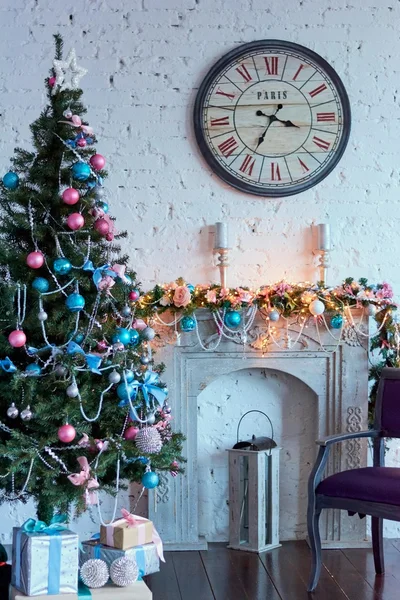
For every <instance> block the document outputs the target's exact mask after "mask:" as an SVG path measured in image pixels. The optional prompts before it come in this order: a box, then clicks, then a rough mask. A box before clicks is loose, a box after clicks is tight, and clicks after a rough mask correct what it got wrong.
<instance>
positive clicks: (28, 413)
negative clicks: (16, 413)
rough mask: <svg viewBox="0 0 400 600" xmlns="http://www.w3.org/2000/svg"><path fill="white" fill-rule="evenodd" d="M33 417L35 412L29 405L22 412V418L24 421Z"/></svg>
mask: <svg viewBox="0 0 400 600" xmlns="http://www.w3.org/2000/svg"><path fill="white" fill-rule="evenodd" d="M32 417H33V413H32V411H31V407H30V406H27V407H26V408H24V410H23V411H22V412H21V419H22V420H23V421H30V420H31V419H32Z"/></svg>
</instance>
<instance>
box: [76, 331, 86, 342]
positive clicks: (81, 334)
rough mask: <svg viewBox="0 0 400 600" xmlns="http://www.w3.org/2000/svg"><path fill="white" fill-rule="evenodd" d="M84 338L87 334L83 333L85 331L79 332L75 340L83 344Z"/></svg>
mask: <svg viewBox="0 0 400 600" xmlns="http://www.w3.org/2000/svg"><path fill="white" fill-rule="evenodd" d="M84 339H85V336H84V335H83V333H77V334H76V336H75V337H74V342H76V343H77V344H81V343H82V342H83V340H84Z"/></svg>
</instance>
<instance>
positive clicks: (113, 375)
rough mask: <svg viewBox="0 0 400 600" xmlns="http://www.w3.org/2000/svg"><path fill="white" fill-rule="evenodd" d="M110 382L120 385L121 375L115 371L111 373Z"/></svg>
mask: <svg viewBox="0 0 400 600" xmlns="http://www.w3.org/2000/svg"><path fill="white" fill-rule="evenodd" d="M108 381H109V382H110V383H119V382H120V381H121V375H120V374H119V373H118V371H116V370H115V369H114V370H113V371H111V373H110V374H109V376H108Z"/></svg>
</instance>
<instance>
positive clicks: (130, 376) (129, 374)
mask: <svg viewBox="0 0 400 600" xmlns="http://www.w3.org/2000/svg"><path fill="white" fill-rule="evenodd" d="M125 377H126V380H127V382H128V383H132V381H133V380H134V379H135V374H134V372H133V371H131V370H130V369H127V370H126V371H125Z"/></svg>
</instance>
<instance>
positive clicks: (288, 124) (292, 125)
mask: <svg viewBox="0 0 400 600" xmlns="http://www.w3.org/2000/svg"><path fill="white" fill-rule="evenodd" d="M276 120H277V121H279V123H283V124H284V126H285V127H297V129H300V127H299V125H295V124H294V123H292V121H281V119H276Z"/></svg>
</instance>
